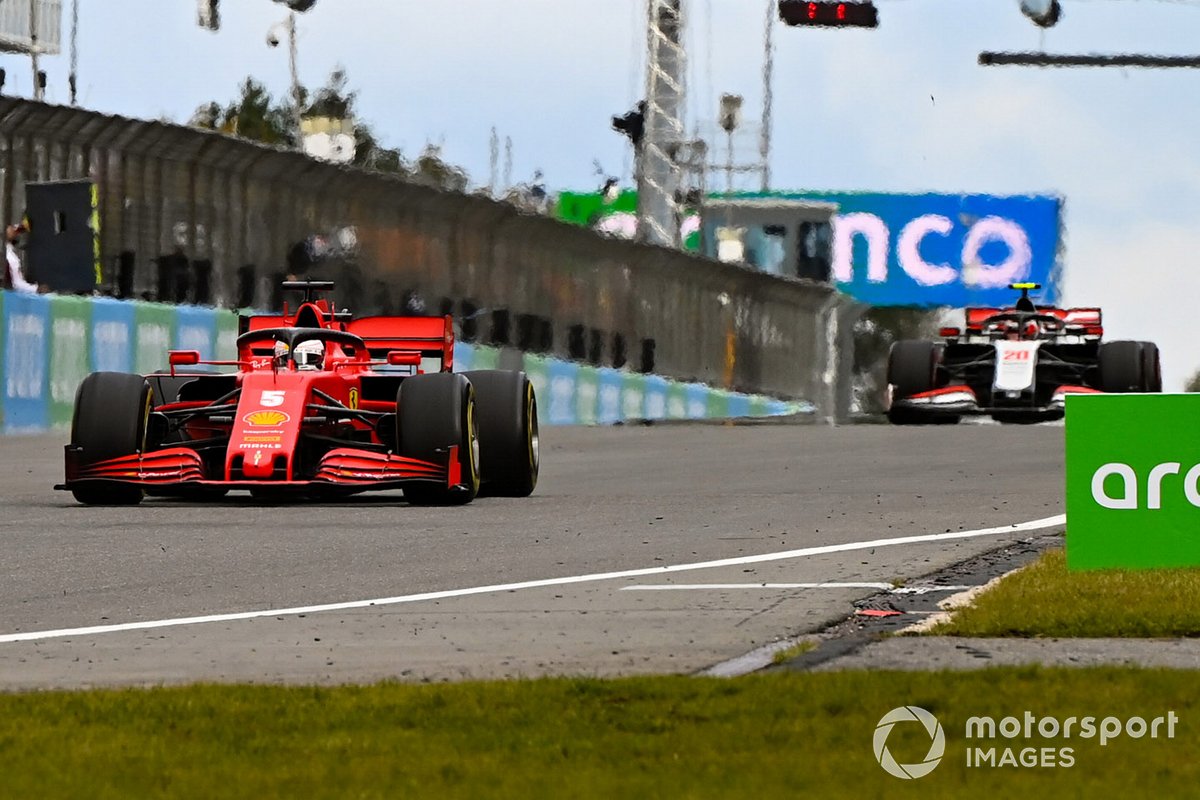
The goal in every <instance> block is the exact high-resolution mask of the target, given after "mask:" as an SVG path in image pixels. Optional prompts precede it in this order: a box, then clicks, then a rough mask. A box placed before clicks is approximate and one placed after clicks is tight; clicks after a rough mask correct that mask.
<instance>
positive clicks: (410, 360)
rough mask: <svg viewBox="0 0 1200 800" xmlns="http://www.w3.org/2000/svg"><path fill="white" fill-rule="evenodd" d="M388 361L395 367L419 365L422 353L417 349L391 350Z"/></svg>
mask: <svg viewBox="0 0 1200 800" xmlns="http://www.w3.org/2000/svg"><path fill="white" fill-rule="evenodd" d="M387 363H388V364H390V365H391V366H393V367H419V366H421V354H420V353H419V352H417V351H415V350H389V351H388V354H387Z"/></svg>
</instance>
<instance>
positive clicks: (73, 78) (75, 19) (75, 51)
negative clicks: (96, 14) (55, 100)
mask: <svg viewBox="0 0 1200 800" xmlns="http://www.w3.org/2000/svg"><path fill="white" fill-rule="evenodd" d="M78 33H79V0H72V2H71V74H70V75H68V76H67V85H68V86H69V87H70V90H71V105H75V97H76V95H77V89H78V86H79V36H78Z"/></svg>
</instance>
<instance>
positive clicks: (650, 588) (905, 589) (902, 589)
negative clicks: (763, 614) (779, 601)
mask: <svg viewBox="0 0 1200 800" xmlns="http://www.w3.org/2000/svg"><path fill="white" fill-rule="evenodd" d="M973 588H974V587H973V586H932V585H931V586H897V585H896V584H894V583H881V582H878V581H863V582H860V583H838V582H836V581H826V582H824V583H638V584H635V585H633V586H622V587H621V591H622V592H670V591H699V590H701V589H712V590H717V591H719V590H723V589H879V590H880V591H886V592H888V593H889V594H929V593H930V592H961V591H962V590H964V589H973Z"/></svg>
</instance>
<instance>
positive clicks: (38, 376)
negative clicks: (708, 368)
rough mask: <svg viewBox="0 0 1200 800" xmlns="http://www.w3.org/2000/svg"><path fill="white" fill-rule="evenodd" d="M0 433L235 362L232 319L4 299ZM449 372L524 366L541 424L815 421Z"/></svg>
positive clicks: (545, 375) (28, 429)
mask: <svg viewBox="0 0 1200 800" xmlns="http://www.w3.org/2000/svg"><path fill="white" fill-rule="evenodd" d="M0 322H2V324H0V379H2V381H3V387H4V393H3V398H2V400H3V402H2V403H0V430H2V431H3V432H4V433H37V432H41V431H46V430H50V429H63V428H66V427H68V426H69V425H70V423H71V415H72V412H73V410H74V403H75V390H76V388H77V387H78V386H79V383H80V381H82V380H83V378H84V377H85V376H87V375H88V374H89V373H91V372H96V371H109V372H136V373H143V374H146V373H150V372H154V371H155V370H158V369H163V368H164V367H165V366H166V353H167V350H169V349H177V350H198V351H200V354H201V357H202V358H205V359H219V358H226V359H228V358H233V357H234V355H235V344H234V342H235V340H236V338H237V314H236V313H235V312H232V311H226V310H220V309H214V308H207V307H200V306H173V305H164V304H160V303H146V302H142V301H122V300H113V299H110V298H102V297H75V296H58V295H25V294H18V293H15V292H8V291H0ZM454 358H455V369H456V370H459V371H463V370H468V369H494V368H498V367H499V368H513V367H516V368H523V369H524V370H525V371H526V372H527V373H528V374H529V376H530V380H531V381H532V382H533V384H534V387H535V389H536V391H537V396H538V417H539V420H540V421H541V422H542V423H543V424H547V425H578V424H582V425H594V424H614V423H618V422H626V421H635V420H659V419H722V418H729V417H765V416H774V415H782V414H795V413H813V412H814V411H815V408H814V407H813V406H812V405H811V404H808V403H790V402H782V401H779V400H774V399H772V398H768V397H764V396H761V395H747V394H739V393H736V392H726V391H721V390H718V389H713V388H711V387H708V386H705V385H703V384H696V383H684V382H681V381H675V380H670V379H668V378H663V377H660V376H658V375H641V374H637V373H633V372H629V371H627V370H618V369H610V368H597V367H590V366H586V365H581V364H576V363H573V362H569V361H564V360H561V359H557V358H552V357H546V356H540V355H534V354H529V353H520V352H518V351H514V350H501V349H499V348H495V347H486V346H481V345H473V344H468V343H465V342H459V343H457V344H456V345H455V351H454Z"/></svg>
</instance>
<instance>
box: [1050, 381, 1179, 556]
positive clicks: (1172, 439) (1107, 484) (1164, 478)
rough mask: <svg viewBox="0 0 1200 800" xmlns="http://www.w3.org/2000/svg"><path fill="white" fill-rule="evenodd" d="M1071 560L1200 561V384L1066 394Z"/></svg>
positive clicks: (1068, 515)
mask: <svg viewBox="0 0 1200 800" xmlns="http://www.w3.org/2000/svg"><path fill="white" fill-rule="evenodd" d="M1066 426H1067V566H1068V567H1069V568H1070V569H1073V570H1076V569H1104V568H1110V567H1124V568H1133V569H1138V568H1152V567H1189V566H1200V394H1106V395H1072V396H1070V397H1068V399H1067V407H1066Z"/></svg>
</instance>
